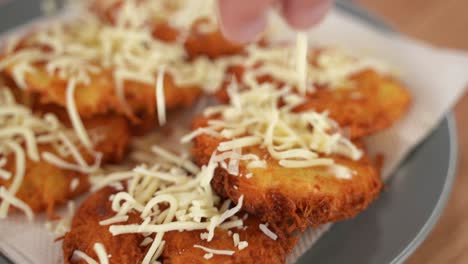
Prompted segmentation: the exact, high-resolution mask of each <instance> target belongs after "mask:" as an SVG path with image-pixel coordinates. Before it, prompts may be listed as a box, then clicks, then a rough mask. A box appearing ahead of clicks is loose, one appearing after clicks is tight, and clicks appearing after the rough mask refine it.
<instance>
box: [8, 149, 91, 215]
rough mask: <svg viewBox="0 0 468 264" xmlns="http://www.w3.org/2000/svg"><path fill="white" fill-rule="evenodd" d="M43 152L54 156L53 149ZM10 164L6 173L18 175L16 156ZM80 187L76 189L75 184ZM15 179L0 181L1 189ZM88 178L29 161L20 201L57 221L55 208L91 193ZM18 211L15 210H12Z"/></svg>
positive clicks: (11, 159)
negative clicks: (16, 172) (73, 184)
mask: <svg viewBox="0 0 468 264" xmlns="http://www.w3.org/2000/svg"><path fill="white" fill-rule="evenodd" d="M39 151H40V152H42V151H48V152H52V153H53V152H54V150H53V148H52V147H50V146H40V147H39ZM7 161H8V162H7V164H6V165H5V167H4V168H3V169H5V170H6V171H9V172H11V173H12V174H13V175H14V173H15V171H16V166H15V162H16V158H15V155H10V156H9V157H7ZM73 181H77V186H75V188H72V187H71V186H72V182H73ZM12 182H13V177H12V178H10V179H9V180H4V179H0V186H5V187H6V188H9V187H10V185H11V184H12ZM89 187H90V186H89V182H88V175H86V174H83V173H79V172H76V171H71V170H65V169H61V168H58V167H57V166H55V165H52V164H49V163H47V162H44V161H39V162H36V161H33V160H30V159H27V160H26V172H25V175H24V178H23V181H22V183H21V185H20V188H19V190H18V192H17V193H16V197H18V198H19V199H20V200H22V201H23V202H25V203H26V204H27V205H28V206H29V207H31V209H32V210H33V211H34V212H35V213H39V212H42V211H44V210H46V211H47V215H48V217H49V218H55V211H54V209H55V207H56V206H57V205H61V204H65V203H66V202H67V201H69V200H70V199H72V198H74V197H76V196H78V195H80V194H82V193H84V192H86V191H87V190H88V189H89ZM10 208H11V209H12V210H15V209H14V208H13V207H10Z"/></svg>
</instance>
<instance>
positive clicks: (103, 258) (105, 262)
mask: <svg viewBox="0 0 468 264" xmlns="http://www.w3.org/2000/svg"><path fill="white" fill-rule="evenodd" d="M93 249H94V252H95V253H96V255H97V257H98V260H99V262H97V261H96V260H94V259H93V258H91V257H90V256H89V255H88V254H86V253H84V252H83V251H81V250H75V251H73V256H72V261H73V259H74V260H76V261H77V260H80V259H81V260H84V261H86V263H88V264H109V258H110V257H109V256H110V255H108V254H107V252H106V249H105V247H104V245H103V244H102V243H94V246H93Z"/></svg>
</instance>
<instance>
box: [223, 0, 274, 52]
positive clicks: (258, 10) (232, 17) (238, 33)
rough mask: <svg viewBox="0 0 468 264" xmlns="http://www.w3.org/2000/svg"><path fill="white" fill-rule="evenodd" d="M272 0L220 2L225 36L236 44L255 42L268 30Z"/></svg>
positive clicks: (231, 0) (224, 0)
mask: <svg viewBox="0 0 468 264" xmlns="http://www.w3.org/2000/svg"><path fill="white" fill-rule="evenodd" d="M271 2H272V0H257V1H253V2H252V1H250V0H219V5H218V17H219V21H220V27H221V31H222V33H223V34H224V36H225V37H226V38H227V39H228V40H230V41H233V42H236V43H247V42H250V41H254V40H255V39H256V38H257V37H258V35H259V34H260V33H261V32H262V31H263V30H264V29H265V28H266V25H267V19H266V10H267V8H268V7H269V5H270V4H271Z"/></svg>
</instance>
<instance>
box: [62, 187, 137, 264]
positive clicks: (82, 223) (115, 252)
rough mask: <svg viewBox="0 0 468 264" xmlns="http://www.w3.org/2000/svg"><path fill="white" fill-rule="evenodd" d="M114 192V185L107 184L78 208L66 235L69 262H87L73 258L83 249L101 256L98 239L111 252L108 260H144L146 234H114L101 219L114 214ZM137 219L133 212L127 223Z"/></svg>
mask: <svg viewBox="0 0 468 264" xmlns="http://www.w3.org/2000/svg"><path fill="white" fill-rule="evenodd" d="M113 193H115V190H113V189H112V188H105V189H102V190H100V191H98V192H96V193H93V194H92V195H90V196H89V197H88V198H87V199H86V200H85V201H84V202H83V204H82V205H81V206H80V208H79V209H78V210H77V212H76V214H75V217H74V218H73V222H72V227H71V230H70V232H68V233H67V234H66V235H65V238H64V239H63V244H62V249H63V256H64V260H65V263H66V264H71V263H86V262H84V261H83V260H79V261H74V260H75V259H73V258H72V257H73V252H74V251H75V250H80V251H82V252H84V253H86V254H87V255H88V256H90V257H91V258H93V259H96V260H97V259H98V258H97V256H96V253H95V251H94V249H93V246H94V244H95V243H102V244H103V245H104V248H105V249H106V252H107V254H109V255H111V257H110V258H109V263H115V264H134V263H141V261H142V260H143V257H144V255H145V248H143V247H140V246H139V245H140V243H141V241H142V240H143V237H142V236H141V235H138V234H123V235H118V236H113V235H112V234H111V233H110V232H109V226H102V225H100V224H99V222H100V221H102V220H105V219H108V218H110V217H112V216H114V215H115V212H114V211H113V210H112V208H111V202H110V201H109V196H110V195H111V194H113ZM135 222H138V216H132V217H131V218H130V220H129V221H128V223H135Z"/></svg>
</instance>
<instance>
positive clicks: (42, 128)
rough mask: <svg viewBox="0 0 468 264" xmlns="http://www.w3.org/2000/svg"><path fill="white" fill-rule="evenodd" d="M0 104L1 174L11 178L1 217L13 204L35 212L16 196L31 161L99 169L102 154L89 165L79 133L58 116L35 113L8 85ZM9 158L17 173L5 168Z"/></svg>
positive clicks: (1, 93)
mask: <svg viewBox="0 0 468 264" xmlns="http://www.w3.org/2000/svg"><path fill="white" fill-rule="evenodd" d="M0 105H1V107H0V157H1V158H0V176H3V178H5V179H8V180H9V181H11V184H10V185H9V188H8V190H4V195H2V197H3V198H2V201H1V204H0V218H5V217H6V216H7V214H8V209H9V205H10V204H13V205H15V206H17V205H18V206H20V208H19V209H21V210H22V211H25V212H28V214H29V212H31V209H30V208H29V207H28V206H27V205H26V204H24V203H19V202H18V201H17V199H12V198H14V197H15V194H16V193H17V191H18V190H19V188H20V186H21V184H22V182H23V178H24V176H25V173H26V168H27V166H28V163H29V162H42V161H45V162H48V163H50V164H52V165H54V166H57V167H59V168H62V169H67V170H73V171H78V172H84V173H91V172H94V171H96V170H97V169H98V168H99V166H100V156H101V154H100V153H94V152H92V153H90V154H91V156H94V157H95V160H94V161H95V163H94V164H92V165H88V164H87V163H86V161H85V159H84V158H83V155H82V152H80V150H79V149H83V146H81V145H80V144H79V142H78V141H79V140H78V136H77V135H76V134H74V133H73V131H71V130H69V129H66V128H65V127H63V125H61V124H60V122H59V121H58V119H57V117H56V116H54V115H52V114H45V115H44V116H42V117H39V116H35V115H34V114H33V113H32V112H31V110H30V109H28V108H26V107H25V106H23V105H20V104H18V103H17V102H16V101H15V100H14V97H13V94H12V92H11V91H10V90H9V88H7V87H0ZM41 147H47V149H48V150H49V151H42V152H41V151H40V150H41ZM52 151H53V153H52ZM9 159H11V160H14V171H15V175H12V171H13V169H11V168H9V167H8V168H5V166H6V165H7V161H8V160H9ZM10 170H11V171H10ZM78 184H79V183H77V182H76V181H75V180H72V182H71V184H70V185H71V186H70V188H71V189H72V190H73V189H75V188H76V187H77V186H78ZM12 201H13V202H14V203H13V202H12ZM25 208H26V209H25Z"/></svg>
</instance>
